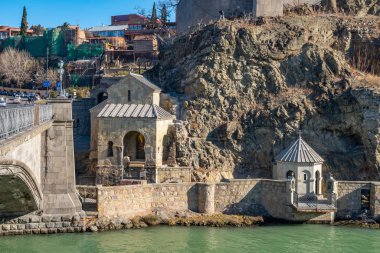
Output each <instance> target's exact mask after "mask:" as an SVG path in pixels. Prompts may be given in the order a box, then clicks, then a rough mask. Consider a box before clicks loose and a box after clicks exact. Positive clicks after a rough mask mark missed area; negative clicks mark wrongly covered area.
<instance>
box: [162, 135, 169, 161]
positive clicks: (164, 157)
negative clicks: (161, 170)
mask: <svg viewBox="0 0 380 253" xmlns="http://www.w3.org/2000/svg"><path fill="white" fill-rule="evenodd" d="M169 144H170V143H169V137H168V136H167V135H165V136H164V138H163V139H162V148H163V150H162V161H163V162H167V161H168V158H169V149H170V147H169Z"/></svg>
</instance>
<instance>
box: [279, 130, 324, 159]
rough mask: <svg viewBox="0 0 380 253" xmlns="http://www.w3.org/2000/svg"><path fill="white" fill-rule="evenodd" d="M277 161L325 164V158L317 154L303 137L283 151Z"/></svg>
mask: <svg viewBox="0 0 380 253" xmlns="http://www.w3.org/2000/svg"><path fill="white" fill-rule="evenodd" d="M276 161H280V162H292V163H323V162H324V160H323V158H322V157H321V156H320V155H318V153H317V152H315V150H314V149H312V148H311V147H310V146H309V145H308V144H307V143H306V142H305V141H304V140H303V139H302V137H301V135H300V136H299V138H298V140H297V141H295V142H294V143H293V144H292V145H291V146H290V147H288V148H287V149H285V150H284V151H282V152H281V153H280V154H279V155H278V156H277V157H276Z"/></svg>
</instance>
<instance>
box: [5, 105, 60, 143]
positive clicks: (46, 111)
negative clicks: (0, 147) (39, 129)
mask: <svg viewBox="0 0 380 253" xmlns="http://www.w3.org/2000/svg"><path fill="white" fill-rule="evenodd" d="M52 118H53V109H52V105H36V106H20V107H15V108H8V109H1V110H0V140H3V139H7V138H9V137H11V136H13V135H15V134H18V133H21V132H23V131H25V130H27V129H30V128H33V127H35V126H38V125H40V124H42V123H44V122H46V121H49V120H51V119H52Z"/></svg>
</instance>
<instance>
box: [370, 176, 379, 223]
mask: <svg viewBox="0 0 380 253" xmlns="http://www.w3.org/2000/svg"><path fill="white" fill-rule="evenodd" d="M371 211H372V215H373V217H374V218H375V219H376V220H380V184H379V183H373V184H372V185H371Z"/></svg>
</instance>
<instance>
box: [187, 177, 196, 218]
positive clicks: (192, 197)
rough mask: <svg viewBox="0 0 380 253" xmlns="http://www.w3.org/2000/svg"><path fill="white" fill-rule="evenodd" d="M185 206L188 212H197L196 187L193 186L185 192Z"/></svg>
mask: <svg viewBox="0 0 380 253" xmlns="http://www.w3.org/2000/svg"><path fill="white" fill-rule="evenodd" d="M187 206H188V209H189V210H190V211H193V212H198V211H199V210H198V185H197V184H195V185H193V186H191V187H190V189H189V190H188V191H187Z"/></svg>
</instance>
